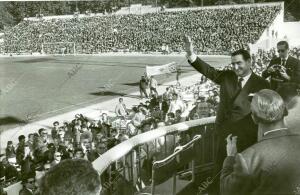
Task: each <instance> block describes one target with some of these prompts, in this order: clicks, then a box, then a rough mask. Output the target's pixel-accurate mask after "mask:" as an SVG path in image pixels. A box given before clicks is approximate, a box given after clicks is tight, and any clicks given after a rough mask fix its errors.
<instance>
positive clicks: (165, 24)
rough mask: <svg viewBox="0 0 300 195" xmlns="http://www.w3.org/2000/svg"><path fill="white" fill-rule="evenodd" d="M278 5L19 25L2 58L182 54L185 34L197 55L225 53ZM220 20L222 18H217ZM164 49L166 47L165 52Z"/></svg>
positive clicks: (249, 38) (243, 43) (9, 33)
mask: <svg viewBox="0 0 300 195" xmlns="http://www.w3.org/2000/svg"><path fill="white" fill-rule="evenodd" d="M280 9H281V8H280V6H271V5H270V6H247V7H239V8H226V9H222V8H215V9H199V10H185V11H176V12H160V13H148V14H143V15H133V14H131V15H121V16H120V15H119V16H118V15H108V16H100V17H95V16H93V17H85V18H76V17H74V18H72V19H66V18H65V19H52V20H43V19H40V20H39V21H23V22H21V23H19V24H18V25H16V26H15V27H13V28H12V29H8V30H6V32H5V39H4V41H5V43H4V44H5V46H4V51H5V52H6V53H23V52H26V53H33V52H45V53H48V54H53V53H74V52H76V53H88V54H90V53H99V52H112V51H119V50H123V51H132V52H158V51H161V50H162V47H163V46H167V48H168V50H169V52H181V51H182V50H183V48H182V35H183V34H190V35H191V36H192V38H193V40H195V48H201V49H200V50H199V51H197V52H210V53H217V54H220V53H222V54H223V53H229V52H231V51H233V50H236V49H240V48H246V47H248V44H249V43H254V42H255V41H256V40H258V38H259V37H260V36H261V34H262V33H263V31H264V30H265V29H266V27H267V26H268V25H270V24H271V23H272V22H273V20H274V19H275V17H276V15H277V14H278V13H279V11H280ZM220 16H221V17H220ZM165 48H166V47H165Z"/></svg>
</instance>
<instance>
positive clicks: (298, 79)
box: [291, 59, 300, 84]
mask: <svg viewBox="0 0 300 195" xmlns="http://www.w3.org/2000/svg"><path fill="white" fill-rule="evenodd" d="M291 82H295V83H297V84H300V61H299V60H297V59H295V62H294V70H293V73H292V76H291Z"/></svg>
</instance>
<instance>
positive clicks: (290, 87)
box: [277, 83, 298, 103]
mask: <svg viewBox="0 0 300 195" xmlns="http://www.w3.org/2000/svg"><path fill="white" fill-rule="evenodd" d="M297 89H298V85H297V84H295V83H284V84H282V85H281V86H280V87H279V88H278V89H277V93H278V94H279V95H280V96H281V97H282V99H283V101H284V102H285V103H288V102H289V101H290V100H291V99H293V98H294V97H296V96H297V95H298V91H297Z"/></svg>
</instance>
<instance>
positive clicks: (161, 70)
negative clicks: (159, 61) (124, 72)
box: [146, 62, 177, 76]
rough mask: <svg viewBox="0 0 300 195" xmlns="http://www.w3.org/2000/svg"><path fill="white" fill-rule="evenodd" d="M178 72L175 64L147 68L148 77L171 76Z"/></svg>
mask: <svg viewBox="0 0 300 195" xmlns="http://www.w3.org/2000/svg"><path fill="white" fill-rule="evenodd" d="M176 71H177V65H176V63H175V62H171V63H168V64H164V65H160V66H146V72H147V75H148V76H152V75H161V74H170V73H173V72H176Z"/></svg>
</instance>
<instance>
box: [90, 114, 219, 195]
mask: <svg viewBox="0 0 300 195" xmlns="http://www.w3.org/2000/svg"><path fill="white" fill-rule="evenodd" d="M214 122H215V117H209V118H203V119H198V120H193V121H187V122H183V123H178V124H174V125H171V126H164V127H160V128H157V129H155V130H151V131H148V132H145V133H142V134H139V135H136V136H134V137H132V138H131V139H129V140H126V141H124V142H122V143H120V144H118V145H116V146H115V147H113V148H111V149H110V150H108V151H107V152H106V153H104V154H103V155H102V156H100V157H99V158H98V159H96V160H95V161H94V162H93V166H94V168H95V169H96V170H97V171H98V172H99V173H100V175H101V182H102V185H103V186H102V187H103V190H104V193H103V194H121V193H120V191H122V192H123V193H122V194H134V192H136V191H140V190H141V189H142V188H144V186H145V184H146V185H150V184H151V172H152V170H151V169H152V162H153V161H157V160H162V159H164V158H166V157H167V156H169V155H171V154H172V153H173V151H174V149H175V147H176V146H178V145H176V144H177V143H178V142H183V144H182V145H184V144H186V143H188V142H189V141H190V140H192V138H193V137H194V136H195V135H197V134H199V135H201V137H202V138H201V140H200V141H199V142H198V143H197V144H196V146H195V151H196V152H195V154H194V155H195V160H194V165H193V166H195V170H196V172H197V173H201V172H205V171H209V170H211V169H212V166H213V162H214V156H215V155H214V153H215V148H214V140H215V133H214ZM184 171H191V167H187V168H186V169H185V170H184ZM149 173H150V174H149ZM120 182H121V183H123V184H124V183H125V184H126V185H125V186H126V190H127V191H126V192H124V189H119V188H122V186H123V187H124V185H119V184H120ZM120 186H121V187H120Z"/></svg>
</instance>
